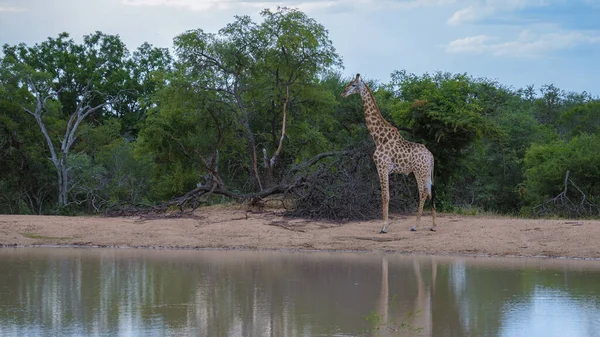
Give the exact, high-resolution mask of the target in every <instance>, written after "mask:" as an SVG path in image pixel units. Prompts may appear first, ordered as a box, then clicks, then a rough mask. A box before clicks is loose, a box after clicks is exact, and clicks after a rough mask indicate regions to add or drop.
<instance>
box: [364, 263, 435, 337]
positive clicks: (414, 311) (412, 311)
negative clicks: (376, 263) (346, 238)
mask: <svg viewBox="0 0 600 337" xmlns="http://www.w3.org/2000/svg"><path fill="white" fill-rule="evenodd" d="M412 265H413V272H414V278H415V281H416V285H417V297H416V298H415V300H414V302H412V305H405V306H398V303H396V302H397V301H396V299H395V297H396V296H395V295H394V294H391V295H390V292H389V272H388V259H387V257H386V256H382V257H381V291H380V293H379V300H378V313H377V314H378V315H380V316H379V317H380V320H379V326H378V327H376V328H377V329H376V331H375V334H374V336H377V337H387V336H399V335H400V336H406V335H408V336H413V335H414V336H432V331H433V315H432V301H433V298H434V297H435V282H436V275H437V262H436V261H435V259H432V260H431V280H430V283H429V286H427V285H426V284H425V281H424V280H423V276H422V275H421V262H420V261H417V259H413V262H412ZM407 277H408V275H407Z"/></svg>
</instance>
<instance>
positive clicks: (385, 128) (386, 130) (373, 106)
mask: <svg viewBox="0 0 600 337" xmlns="http://www.w3.org/2000/svg"><path fill="white" fill-rule="evenodd" d="M360 96H361V97H362V101H363V107H364V110H365V121H366V124H367V129H368V130H369V133H370V134H371V137H373V141H374V142H375V144H376V145H379V144H382V143H385V142H387V139H386V138H385V137H389V134H390V133H391V134H394V135H397V136H398V138H399V139H401V140H403V138H402V136H400V133H399V132H398V129H397V128H396V127H394V126H393V125H391V124H390V123H388V121H386V120H385V118H383V115H382V114H381V111H379V107H378V106H377V102H376V101H375V96H373V92H371V89H369V87H368V86H367V85H366V84H365V83H363V87H362V89H361V91H360Z"/></svg>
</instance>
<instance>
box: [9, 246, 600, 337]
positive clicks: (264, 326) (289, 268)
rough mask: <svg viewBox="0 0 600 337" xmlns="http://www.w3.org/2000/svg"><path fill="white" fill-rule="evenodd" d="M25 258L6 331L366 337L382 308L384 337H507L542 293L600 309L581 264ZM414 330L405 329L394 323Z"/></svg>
mask: <svg viewBox="0 0 600 337" xmlns="http://www.w3.org/2000/svg"><path fill="white" fill-rule="evenodd" d="M14 252H15V253H14V255H10V254H7V253H5V252H2V251H0V335H6V334H5V333H3V332H6V331H7V330H6V329H7V327H8V328H10V329H11V330H10V331H11V332H10V333H12V334H14V333H15V331H16V332H19V331H28V332H29V334H38V335H39V334H41V335H44V334H47V335H93V334H98V333H100V334H108V335H127V334H142V333H144V331H167V332H168V334H173V335H194V336H223V335H228V336H305V335H336V334H337V335H340V334H351V335H352V334H354V335H356V334H359V333H360V332H363V331H365V330H367V329H368V328H369V324H368V322H366V321H365V317H367V316H368V315H369V314H370V313H371V312H376V313H377V315H381V317H380V318H381V322H382V323H384V324H383V325H382V328H380V329H379V330H378V331H376V332H375V333H374V335H377V336H399V335H400V336H407V335H408V336H410V335H420V336H439V335H444V336H469V335H471V336H478V335H481V336H483V335H490V334H492V335H493V334H495V333H497V332H498V331H500V330H501V329H502V327H503V324H506V322H505V320H506V319H507V316H506V312H507V308H508V309H510V307H509V306H510V305H514V303H515V301H520V302H522V303H525V304H527V303H530V302H531V301H532V300H533V299H534V298H535V296H536V295H535V293H536V289H539V288H540V287H543V288H544V289H548V290H557V291H560V292H562V293H564V296H566V297H570V298H571V299H575V300H572V301H573V302H572V303H575V304H574V305H576V306H580V307H582V306H584V305H585V307H586V308H590V310H591V312H592V313H595V314H597V313H598V312H599V311H600V308H599V306H598V303H599V299H600V285H599V284H598V282H597V279H598V272H597V271H593V272H585V271H581V270H574V269H573V268H571V269H561V268H563V267H553V268H542V267H539V266H528V267H524V266H514V265H505V266H494V265H490V264H489V262H487V261H484V262H482V264H481V265H477V266H475V265H474V264H475V263H479V262H477V261H480V260H469V261H470V262H468V263H465V262H464V261H463V262H462V263H461V260H458V261H456V260H450V261H449V262H444V263H442V262H441V261H442V260H440V259H438V258H435V259H434V258H429V259H427V258H406V257H403V258H400V257H394V256H389V255H388V256H383V258H382V257H380V256H373V255H369V254H366V255H365V254H363V255H360V254H356V255H344V254H285V253H269V252H259V253H254V252H215V251H210V252H146V253H143V252H142V253H140V252H133V251H126V253H119V252H115V251H111V250H108V251H101V252H99V251H87V250H75V251H74V250H53V251H52V254H46V253H44V251H43V250H23V251H19V250H15V251H14ZM19 252H25V253H22V254H21V253H19ZM474 261H475V262H474ZM578 298H579V299H581V298H583V299H585V301H584V302H581V301H578V300H577V299H578ZM588 322H595V320H591V318H590V320H588ZM402 323H405V324H406V329H404V330H398V331H394V330H392V329H387V328H386V326H385V324H387V326H390V327H392V326H394V325H392V324H395V326H399V325H400V324H402ZM594 324H595V323H590V324H588V325H590V329H593V328H596V327H597V325H594ZM3 329H5V330H3ZM136 329H137V330H136ZM153 329H154V330H153ZM415 329H418V330H415ZM37 332H40V333H37ZM66 332H68V333H66Z"/></svg>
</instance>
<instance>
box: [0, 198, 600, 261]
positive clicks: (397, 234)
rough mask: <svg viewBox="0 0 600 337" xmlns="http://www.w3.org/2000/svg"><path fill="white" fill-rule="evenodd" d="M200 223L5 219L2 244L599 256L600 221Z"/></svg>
mask: <svg viewBox="0 0 600 337" xmlns="http://www.w3.org/2000/svg"><path fill="white" fill-rule="evenodd" d="M196 214H197V217H196V218H187V219H158V220H145V219H143V218H140V217H123V218H105V217H63V216H22V215H0V246H14V245H17V246H34V245H81V246H101V247H148V248H150V247H154V248H189V249H193V248H243V249H286V250H359V251H388V252H402V253H418V254H432V255H490V256H548V257H570V258H600V221H597V220H593V221H592V220H581V221H579V220H577V221H575V220H543V219H537V220H530V219H515V218H504V217H487V216H468V217H467V216H458V215H450V214H442V215H440V216H439V217H438V220H439V222H438V231H437V232H435V233H434V232H430V231H428V230H427V228H428V227H426V226H429V224H430V221H431V218H430V217H429V216H424V218H423V222H422V226H423V228H421V229H420V230H419V231H417V232H410V231H409V230H408V229H409V228H410V227H411V226H412V224H413V222H414V221H415V217H414V216H411V217H405V216H400V215H396V216H392V218H391V219H392V225H391V226H390V229H389V233H388V234H378V231H379V229H380V225H381V222H380V221H361V222H347V223H343V224H342V223H334V222H325V221H311V220H306V219H295V218H285V217H283V215H282V214H283V213H282V212H281V211H277V210H275V211H274V210H266V211H264V212H247V211H246V209H245V208H243V207H240V206H229V207H224V206H212V207H207V208H201V209H199V210H198V211H197V212H196Z"/></svg>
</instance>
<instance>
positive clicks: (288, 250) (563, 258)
mask: <svg viewBox="0 0 600 337" xmlns="http://www.w3.org/2000/svg"><path fill="white" fill-rule="evenodd" d="M8 248H14V249H21V248H42V249H45V248H57V249H116V250H120V249H123V250H129V249H131V250H149V251H150V250H155V251H161V250H162V251H233V252H274V253H277V252H282V253H342V254H344V253H352V254H382V255H385V254H392V255H402V256H417V257H436V258H460V257H465V258H493V259H501V258H507V259H539V260H560V261H569V260H572V261H600V257H569V256H549V255H531V256H530V255H489V254H430V253H426V252H406V251H394V250H343V249H339V250H333V249H318V250H317V249H292V248H261V249H253V248H247V247H222V248H219V247H162V246H105V245H70V244H67V245H60V244H32V245H17V244H0V249H8Z"/></svg>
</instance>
